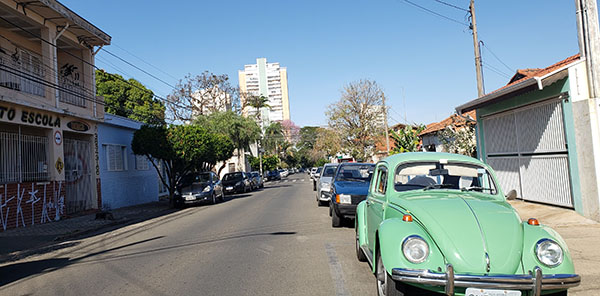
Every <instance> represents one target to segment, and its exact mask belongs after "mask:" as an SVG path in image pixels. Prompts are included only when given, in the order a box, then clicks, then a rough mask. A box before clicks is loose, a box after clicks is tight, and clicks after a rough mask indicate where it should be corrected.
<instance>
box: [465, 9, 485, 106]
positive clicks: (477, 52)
mask: <svg viewBox="0 0 600 296" xmlns="http://www.w3.org/2000/svg"><path fill="white" fill-rule="evenodd" d="M469 13H470V14H471V30H472V31H473V48H474V49H475V72H476V73H477V97H482V96H483V95H484V94H485V92H484V90H483V72H482V71H481V51H480V50H479V39H478V38H477V22H476V21H475V0H471V4H470V5H469Z"/></svg>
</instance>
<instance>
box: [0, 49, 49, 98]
mask: <svg viewBox="0 0 600 296" xmlns="http://www.w3.org/2000/svg"><path fill="white" fill-rule="evenodd" d="M6 52H8V50H6V49H2V51H0V86H3V87H6V88H10V89H14V90H18V91H22V92H26V93H29V94H33V95H37V96H41V97H43V96H45V90H44V86H43V84H42V83H40V82H41V81H43V80H44V68H43V65H42V58H41V57H40V56H39V55H37V54H35V53H31V52H29V51H27V50H24V49H20V48H17V49H16V52H15V53H14V54H8V53H6Z"/></svg>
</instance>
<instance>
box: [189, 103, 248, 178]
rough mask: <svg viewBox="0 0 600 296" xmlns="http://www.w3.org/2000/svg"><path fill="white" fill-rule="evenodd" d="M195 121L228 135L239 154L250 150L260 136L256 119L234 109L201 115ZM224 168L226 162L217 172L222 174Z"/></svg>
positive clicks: (213, 130) (211, 129)
mask: <svg viewBox="0 0 600 296" xmlns="http://www.w3.org/2000/svg"><path fill="white" fill-rule="evenodd" d="M194 123H195V124H198V125H201V126H204V127H206V128H208V129H209V130H210V131H212V132H214V133H223V134H225V135H227V136H228V137H229V139H230V140H231V141H232V142H233V144H234V147H235V149H236V151H237V155H238V156H240V155H241V154H242V153H243V152H242V150H250V149H249V148H250V144H252V143H254V142H255V141H257V140H258V139H259V138H260V127H258V125H257V124H256V122H254V120H252V119H250V118H246V117H243V116H241V115H239V114H235V113H234V112H232V111H227V112H215V113H211V114H210V115H208V116H199V117H198V118H196V120H195V121H194ZM239 159H240V158H238V160H239ZM224 168H225V163H223V165H222V166H221V167H220V168H219V169H218V171H217V173H218V174H220V173H221V171H222V170H223V169H224Z"/></svg>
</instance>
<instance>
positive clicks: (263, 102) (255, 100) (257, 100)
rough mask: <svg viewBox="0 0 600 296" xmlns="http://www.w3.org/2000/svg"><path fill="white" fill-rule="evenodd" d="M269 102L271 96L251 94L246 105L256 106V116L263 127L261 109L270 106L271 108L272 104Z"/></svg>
mask: <svg viewBox="0 0 600 296" xmlns="http://www.w3.org/2000/svg"><path fill="white" fill-rule="evenodd" d="M268 102H269V98H267V97H265V96H262V95H261V96H252V95H251V96H249V97H248V100H247V101H246V105H247V106H250V107H253V108H256V118H258V122H260V126H261V128H262V127H263V125H262V120H261V118H260V115H261V114H260V109H261V108H269V109H271V106H269V104H267V103H268Z"/></svg>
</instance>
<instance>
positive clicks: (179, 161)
mask: <svg viewBox="0 0 600 296" xmlns="http://www.w3.org/2000/svg"><path fill="white" fill-rule="evenodd" d="M131 148H132V150H133V153H135V154H138V155H145V156H146V157H147V158H148V159H149V160H150V162H151V163H152V165H153V166H154V168H155V169H156V171H157V173H158V175H159V178H160V180H161V182H162V183H163V185H165V187H166V188H167V189H168V190H169V199H170V200H171V202H172V201H173V196H174V195H175V190H176V189H177V186H178V185H179V183H180V181H181V178H182V177H183V176H184V175H186V174H188V173H190V172H193V171H205V170H209V169H210V168H212V167H214V165H215V164H216V163H217V162H218V161H224V160H227V159H229V158H230V157H231V156H232V155H233V150H234V145H233V142H232V141H231V140H230V139H229V138H228V137H227V136H226V135H224V134H219V133H213V132H211V131H209V130H208V129H206V128H204V127H202V126H200V125H196V124H192V125H178V126H176V125H171V126H168V127H167V126H164V125H160V126H158V125H144V126H142V127H141V128H140V129H139V130H137V131H135V133H134V135H133V140H132V142H131ZM159 163H162V165H163V166H164V168H165V173H164V174H163V172H162V171H161V170H160V169H159Z"/></svg>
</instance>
